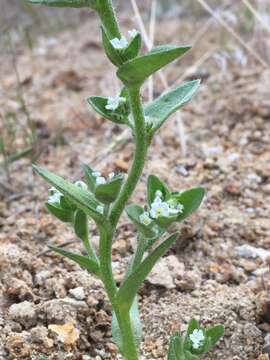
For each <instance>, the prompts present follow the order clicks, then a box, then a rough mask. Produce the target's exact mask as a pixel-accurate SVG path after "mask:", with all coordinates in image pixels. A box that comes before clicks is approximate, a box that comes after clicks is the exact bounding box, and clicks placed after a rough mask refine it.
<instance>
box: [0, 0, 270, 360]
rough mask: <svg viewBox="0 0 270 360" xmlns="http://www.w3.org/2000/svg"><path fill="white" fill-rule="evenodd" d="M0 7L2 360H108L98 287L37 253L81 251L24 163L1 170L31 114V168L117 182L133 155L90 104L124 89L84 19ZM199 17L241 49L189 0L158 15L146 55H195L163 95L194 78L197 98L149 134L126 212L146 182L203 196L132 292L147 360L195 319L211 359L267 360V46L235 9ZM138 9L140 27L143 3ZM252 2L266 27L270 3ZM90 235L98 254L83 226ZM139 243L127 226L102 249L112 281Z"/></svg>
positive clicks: (127, 9)
mask: <svg viewBox="0 0 270 360" xmlns="http://www.w3.org/2000/svg"><path fill="white" fill-rule="evenodd" d="M0 1H1V2H3V0H0ZM123 3H124V2H121V1H119V2H118V11H119V15H120V21H121V25H122V26H123V29H124V31H127V30H128V29H131V28H134V27H135V28H138V25H137V23H136V20H135V19H132V17H133V10H132V8H131V6H130V4H129V2H125V4H123ZM3 4H4V5H5V16H4V17H3V18H2V19H1V20H2V23H1V31H2V35H3V36H2V37H1V52H0V60H1V68H0V79H1V81H0V114H1V117H0V121H1V125H0V130H1V135H2V140H4V142H5V152H4V153H3V152H2V157H0V162H2V167H1V169H0V359H1V360H2V359H3V360H9V359H39V358H40V356H41V355H47V356H48V358H49V359H55V360H60V359H74V360H75V359H76V360H77V359H78V360H79V359H82V360H91V359H96V360H100V359H118V358H119V359H120V357H118V356H117V355H116V348H115V345H114V344H113V342H112V340H111V332H110V321H111V308H110V305H109V303H108V301H107V299H106V296H105V293H104V291H103V289H102V285H101V283H100V281H98V280H96V279H95V278H93V277H92V276H91V275H88V274H87V273H86V272H84V271H82V270H80V269H79V267H78V266H76V265H74V264H72V263H71V262H70V261H68V260H65V259H63V258H61V257H59V256H57V255H54V254H52V253H51V252H48V251H47V245H48V244H49V243H50V244H57V245H64V246H65V247H66V248H68V249H73V250H77V251H80V250H81V244H80V242H79V241H78V240H76V239H75V237H74V234H73V233H72V231H71V230H70V229H69V228H68V227H67V226H66V225H64V224H61V223H60V222H58V221H57V220H55V219H53V218H52V216H50V215H49V214H48V213H47V212H46V209H45V208H44V205H43V202H44V200H45V199H46V198H47V190H48V186H47V185H46V184H45V183H44V182H43V181H42V180H41V179H40V178H37V177H36V176H35V175H34V174H33V172H32V170H31V161H32V160H31V159H30V158H28V157H22V158H19V159H18V160H17V161H15V162H12V163H10V164H7V162H8V161H6V164H5V166H3V161H4V160H5V159H6V160H7V159H8V160H10V158H9V157H10V156H12V155H13V152H14V149H15V150H16V151H21V150H23V149H24V148H25V146H26V145H27V144H28V143H29V140H27V139H28V137H29V127H28V126H29V114H30V125H31V124H32V125H34V128H35V131H36V134H37V142H36V143H35V149H34V152H33V153H32V159H33V157H34V158H35V160H36V162H37V163H38V164H40V165H42V166H45V167H47V168H48V169H50V170H52V171H54V172H56V173H57V174H59V175H62V176H65V177H67V178H69V179H71V180H78V179H80V178H81V176H82V174H81V171H80V165H81V164H82V163H89V164H91V166H93V167H95V168H96V169H98V170H100V171H102V172H103V173H104V174H108V173H109V172H111V171H119V170H121V171H124V172H126V171H127V170H128V167H129V163H130V161H131V159H132V154H133V150H134V148H133V144H132V142H131V138H130V134H129V133H128V132H126V131H125V130H124V129H123V128H122V127H119V126H116V125H114V124H112V123H109V122H107V121H104V120H103V119H101V118H100V117H99V116H97V115H96V114H94V113H93V112H92V111H91V110H90V109H89V108H88V106H87V103H86V98H87V96H90V95H112V94H116V92H117V89H119V88H120V84H119V82H118V80H117V79H116V78H115V75H114V68H113V67H112V66H111V65H110V64H109V62H108V60H107V59H106V58H105V56H104V54H103V51H102V48H101V43H100V33H99V23H98V21H97V19H96V17H95V16H94V14H93V13H88V12H86V11H73V10H70V11H66V10H62V12H60V11H59V10H53V11H52V10H51V9H50V10H48V9H46V10H44V9H40V8H38V10H37V8H35V9H34V10H33V11H34V12H33V13H32V10H30V9H29V8H25V7H23V8H21V7H18V6H19V5H18V4H16V3H15V2H10V4H9V6H7V3H5V2H4V3H3ZM210 4H211V5H212V6H214V9H215V10H216V11H217V13H218V14H221V15H222V16H223V18H224V19H225V20H226V23H227V24H229V28H230V29H231V30H234V31H236V32H237V33H238V34H239V35H240V36H241V39H242V40H243V41H244V44H245V45H248V46H249V47H250V49H245V48H244V47H243V46H242V45H241V44H240V43H239V41H238V40H237V39H235V37H234V36H233V35H232V34H231V33H228V32H227V31H226V30H225V29H224V28H223V26H222V24H220V23H219V22H217V21H214V20H213V18H212V17H211V16H210V15H209V14H208V13H207V12H206V11H205V10H202V7H201V6H200V5H199V4H198V3H197V2H196V1H194V2H192V5H191V4H189V2H184V1H182V2H173V1H171V2H164V4H161V3H159V6H158V9H157V17H156V27H155V43H157V44H159V43H166V42H167V43H183V44H185V43H191V44H194V49H193V50H192V51H191V52H190V53H189V54H188V55H187V56H185V58H183V60H181V61H180V62H177V63H176V64H174V65H173V66H170V67H168V68H166V69H165V71H164V75H165V76H166V79H167V82H168V84H169V85H173V84H174V83H175V82H177V83H179V82H181V81H184V80H188V79H192V78H201V79H202V86H201V88H200V91H199V93H198V95H196V98H195V99H194V100H193V101H192V102H191V103H190V104H188V105H187V106H186V107H185V108H184V109H183V110H182V112H181V116H178V117H174V118H172V119H171V120H169V121H168V122H167V124H166V125H165V126H164V127H163V128H162V130H161V131H160V132H159V133H158V135H157V137H156V138H155V140H154V142H153V145H152V147H151V149H150V152H149V158H148V163H147V166H146V168H145V171H144V175H143V177H142V181H141V182H140V184H139V186H138V188H137V190H136V192H135V194H134V197H133V200H136V201H140V202H141V203H144V202H145V181H146V178H147V175H148V174H150V173H154V174H156V175H158V176H160V177H161V178H163V179H164V180H165V181H166V182H167V183H168V184H169V185H170V187H171V188H172V189H175V190H180V189H185V188H188V187H191V186H194V185H199V184H200V185H203V186H204V187H205V188H206V190H207V195H206V199H205V201H204V203H203V205H202V206H201V208H200V210H199V211H198V212H197V213H196V214H195V215H193V216H192V217H191V218H190V219H188V220H187V221H185V222H184V223H183V224H181V225H179V226H177V228H180V229H181V232H182V235H181V237H180V238H179V240H178V241H177V244H176V245H175V246H174V248H173V249H171V250H170V251H169V252H168V253H167V254H166V256H165V257H164V259H163V260H162V261H161V262H160V263H159V265H158V266H157V268H156V270H155V271H154V272H153V274H152V275H151V276H150V277H149V278H148V280H147V281H146V282H145V283H144V285H143V286H142V288H141V290H140V297H139V300H140V308H141V312H142V321H143V326H144V341H143V345H142V353H143V357H142V358H143V359H165V358H166V351H167V345H168V338H169V335H170V333H171V332H172V331H174V330H177V329H181V330H185V328H186V324H187V322H188V321H189V320H190V318H191V317H196V318H198V319H199V320H200V321H202V323H203V324H204V325H211V324H216V323H223V324H224V325H225V328H226V332H225V336H224V338H223V339H222V340H221V341H220V343H219V344H218V346H217V347H216V348H215V349H214V351H213V352H212V353H211V354H209V355H207V357H206V358H207V359H209V360H210V359H219V360H225V359H226V360H228V359H229V360H255V359H260V360H266V359H268V355H267V353H268V352H269V354H270V341H269V337H270V335H269V333H270V303H269V286H270V272H269V255H270V230H269V215H270V212H269V203H270V183H269V177H270V142H269V141H270V122H269V120H270V100H269V84H270V69H269V59H270V53H269V49H270V47H269V45H270V37H269V32H268V31H267V29H266V28H265V29H264V27H263V26H262V23H260V22H258V21H255V19H254V16H253V15H252V14H249V13H246V8H245V7H244V5H243V4H242V3H241V2H240V1H239V3H238V2H237V3H236V2H230V1H227V2H224V4H222V5H220V4H219V2H214V1H212V2H211V3H210ZM139 5H140V10H141V13H142V15H143V19H144V21H145V24H147V29H148V25H149V21H150V20H149V16H150V15H149V14H150V8H151V1H145V2H144V3H143V4H141V3H139ZM256 5H258V6H259V10H260V11H261V13H262V14H263V15H264V18H265V21H266V20H267V19H268V20H267V21H269V14H270V12H269V9H268V8H267V2H263V1H258V4H256ZM1 6H2V5H1ZM20 6H21V5H20ZM29 12H30V13H29ZM130 14H132V16H131V15H130ZM59 19H60V21H59ZM51 24H53V25H51ZM227 30H228V29H227ZM8 34H11V35H10V36H8ZM27 34H28V35H27ZM10 39H11V40H10ZM10 45H12V47H11V46H10ZM15 70H17V74H19V80H18V77H17V79H16V71H15ZM154 80H155V91H154V96H158V95H159V94H160V93H161V91H162V90H163V85H162V83H161V82H160V79H159V77H158V76H155V78H154ZM144 97H145V100H146V101H147V98H148V88H147V86H146V87H145V89H144ZM22 99H23V101H22ZM10 114H11V115H10ZM7 119H12V128H11V127H10V126H8V125H7V124H10V122H8V121H7ZM11 138H12V139H11ZM3 155H4V156H3ZM19 157H20V156H19ZM91 233H92V239H93V243H94V244H96V245H97V240H98V239H97V233H96V229H95V228H94V226H91ZM135 242H136V234H135V232H134V228H133V226H132V225H131V224H130V222H129V221H128V220H127V218H126V217H123V218H122V220H121V223H120V225H119V228H118V231H117V238H116V241H115V243H114V246H113V267H114V272H115V276H116V279H117V281H118V282H120V281H121V279H122V276H123V273H124V270H125V268H126V265H127V263H128V261H129V259H130V256H131V254H132V251H133V249H134V244H135ZM243 245H249V246H251V247H250V248H247V247H240V248H239V246H243ZM263 353H265V354H264V355H263Z"/></svg>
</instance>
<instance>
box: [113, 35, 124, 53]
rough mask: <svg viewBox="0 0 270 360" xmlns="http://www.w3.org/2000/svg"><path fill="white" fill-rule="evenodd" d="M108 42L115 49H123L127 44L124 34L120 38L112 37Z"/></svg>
mask: <svg viewBox="0 0 270 360" xmlns="http://www.w3.org/2000/svg"><path fill="white" fill-rule="evenodd" d="M110 42H111V44H112V46H113V47H114V48H115V49H116V50H123V49H125V48H126V47H127V46H128V41H127V39H126V38H125V37H124V36H122V37H121V39H118V38H114V39H112V40H111V41H110Z"/></svg>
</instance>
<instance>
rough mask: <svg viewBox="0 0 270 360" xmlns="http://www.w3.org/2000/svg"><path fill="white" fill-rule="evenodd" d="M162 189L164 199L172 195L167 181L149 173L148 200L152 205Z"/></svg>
mask: <svg viewBox="0 0 270 360" xmlns="http://www.w3.org/2000/svg"><path fill="white" fill-rule="evenodd" d="M157 191H161V192H162V195H163V199H164V200H167V199H168V198H169V196H170V191H169V189H168V188H167V186H166V185H165V183H164V182H163V181H162V180H160V179H159V178H158V177H157V176H155V175H149V176H148V180H147V200H148V204H149V205H151V204H152V202H153V201H154V200H155V198H156V192H157Z"/></svg>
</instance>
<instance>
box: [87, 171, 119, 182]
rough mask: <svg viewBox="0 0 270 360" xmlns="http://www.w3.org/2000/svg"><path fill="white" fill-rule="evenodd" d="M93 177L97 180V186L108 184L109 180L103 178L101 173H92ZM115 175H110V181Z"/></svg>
mask: <svg viewBox="0 0 270 360" xmlns="http://www.w3.org/2000/svg"><path fill="white" fill-rule="evenodd" d="M92 175H93V176H94V178H96V184H97V185H103V184H106V182H107V180H106V178H105V177H104V176H101V173H100V172H99V171H94V172H93V173H92ZM114 176H115V174H114V172H112V173H110V174H109V178H108V180H109V181H110V180H112V179H113V178H114Z"/></svg>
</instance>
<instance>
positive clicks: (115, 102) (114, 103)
mask: <svg viewBox="0 0 270 360" xmlns="http://www.w3.org/2000/svg"><path fill="white" fill-rule="evenodd" d="M125 102H126V98H124V97H121V96H116V97H111V96H110V97H108V100H107V105H106V106H105V108H106V109H107V110H111V111H115V110H117V109H118V108H119V106H120V105H121V104H124V103H125Z"/></svg>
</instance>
